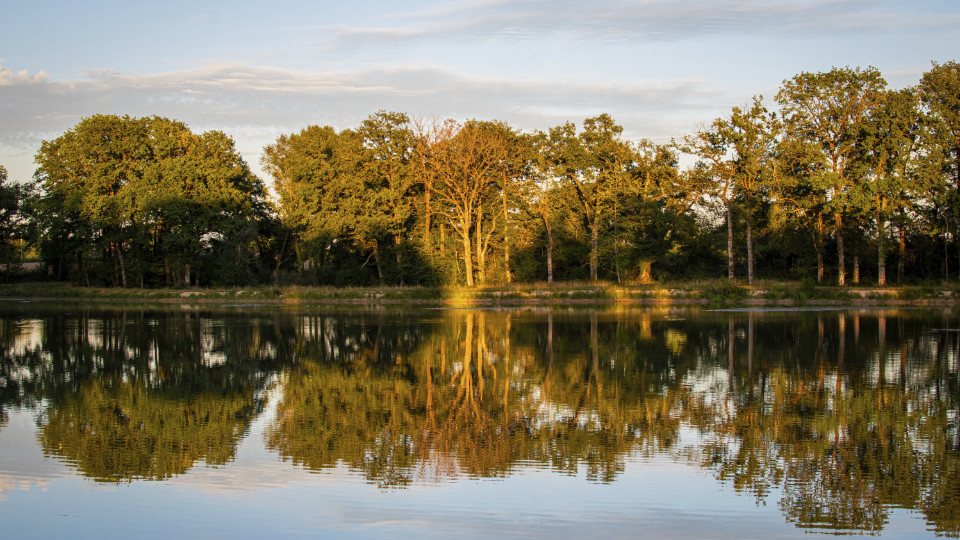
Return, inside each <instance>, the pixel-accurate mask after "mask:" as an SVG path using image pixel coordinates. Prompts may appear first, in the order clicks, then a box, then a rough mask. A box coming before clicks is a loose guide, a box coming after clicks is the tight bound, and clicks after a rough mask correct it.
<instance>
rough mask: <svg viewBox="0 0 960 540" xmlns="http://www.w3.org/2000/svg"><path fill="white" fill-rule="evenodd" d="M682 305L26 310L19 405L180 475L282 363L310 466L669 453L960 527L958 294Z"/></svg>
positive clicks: (818, 497)
mask: <svg viewBox="0 0 960 540" xmlns="http://www.w3.org/2000/svg"><path fill="white" fill-rule="evenodd" d="M676 314H677V313H671V311H670V310H663V311H662V312H661V311H657V310H632V309H628V308H616V309H613V310H610V311H606V312H597V311H593V310H584V311H565V312H559V311H547V312H540V311H537V310H523V311H484V310H450V311H440V312H438V311H430V312H378V311H375V310H374V311H369V310H359V311H354V312H349V313H337V314H334V315H331V314H294V313H291V312H288V311H279V312H275V313H274V312H271V313H270V314H269V316H262V314H261V313H260V312H254V314H252V315H249V316H244V317H235V316H233V315H231V314H229V313H224V314H216V313H203V314H196V313H192V314H191V313H179V312H165V313H147V312H134V311H121V312H116V313H110V314H104V313H82V314H80V315H78V316H77V317H75V318H67V317H65V318H60V317H46V318H34V319H31V320H30V322H29V324H26V323H24V324H22V325H20V326H18V325H17V324H13V323H10V322H9V321H4V322H3V323H2V324H0V404H2V405H10V404H15V405H18V406H19V405H29V404H31V403H32V404H35V403H40V402H42V403H45V404H47V405H46V409H45V412H44V414H43V415H42V416H41V417H42V418H43V423H42V429H41V434H40V438H41V442H42V445H43V447H44V449H45V451H46V452H47V453H48V454H52V455H56V456H61V457H62V458H64V459H65V460H67V461H69V462H71V463H74V464H75V465H76V466H77V468H78V469H80V470H81V471H82V472H84V473H85V474H88V475H90V476H92V477H94V478H97V479H98V480H105V481H116V480H119V479H132V478H167V477H170V476H171V475H176V474H179V473H182V472H183V471H185V470H186V469H187V468H189V467H190V466H191V465H192V464H193V463H195V462H196V461H198V460H204V461H206V462H207V463H224V462H226V461H229V460H230V459H231V457H232V455H233V451H234V449H235V447H236V445H237V443H238V441H239V440H240V437H242V436H243V434H244V433H245V430H246V429H247V426H248V425H249V422H250V421H251V418H252V415H254V414H256V413H257V412H258V411H259V407H260V400H259V398H258V397H257V396H259V395H260V394H261V392H262V391H263V390H264V389H265V388H266V386H267V384H268V381H270V380H272V378H273V376H274V375H279V380H280V381H281V383H282V387H281V388H282V392H281V394H280V397H281V402H280V403H279V405H278V409H277V415H276V419H275V420H274V422H273V423H272V424H271V425H269V426H268V428H267V430H266V434H265V437H266V445H267V447H268V448H269V449H271V450H273V451H275V452H277V453H278V454H279V455H280V456H281V457H282V458H283V459H285V460H288V461H291V462H293V463H296V464H298V465H300V466H302V467H305V468H307V469H311V470H320V469H324V468H330V467H334V466H337V465H340V464H342V465H345V466H348V467H350V468H352V469H353V470H356V471H359V472H360V473H361V474H363V475H364V477H365V478H367V479H368V480H369V481H370V482H372V483H376V484H377V485H380V486H385V487H386V486H389V487H402V486H406V485H409V484H410V483H411V482H414V481H415V480H418V479H422V480H431V479H432V480H442V479H446V478H452V477H459V476H468V477H503V476H507V475H510V474H511V473H512V472H513V471H515V470H516V469H517V468H518V467H521V466H524V465H528V464H535V465H538V466H542V467H549V468H551V469H552V470H554V471H558V472H560V473H563V474H583V475H584V476H585V477H586V478H587V479H588V480H589V481H595V482H611V481H615V480H616V478H617V476H618V475H619V474H620V473H621V472H622V471H623V470H624V468H625V465H626V463H627V461H628V460H629V459H631V458H632V457H634V456H638V455H654V454H656V455H660V456H672V457H674V458H675V459H677V460H679V461H684V462H688V463H693V464H695V465H696V466H698V467H701V468H703V469H705V470H709V471H711V472H712V473H713V474H715V475H716V477H717V479H718V480H719V481H721V482H724V483H729V484H730V485H732V486H733V488H734V489H735V490H736V491H737V492H740V493H744V494H749V495H751V496H753V497H756V499H757V500H758V502H764V503H765V502H766V501H768V500H771V499H772V500H774V501H775V502H777V503H778V505H779V507H780V508H781V510H782V512H783V514H784V516H785V518H786V519H787V520H788V521H789V522H791V523H794V524H796V525H797V526H799V527H805V528H816V529H823V530H827V531H832V532H868V533H879V532H881V531H882V530H883V529H884V527H885V526H886V522H887V520H888V519H889V517H890V514H891V511H892V509H893V508H901V509H908V510H911V511H914V512H917V513H919V514H922V515H923V516H925V518H926V519H927V520H928V522H929V527H930V528H931V529H933V530H935V531H936V532H937V533H939V534H944V535H952V536H957V535H958V534H960V517H958V516H960V422H958V416H957V410H958V405H960V403H958V396H960V379H958V374H957V364H956V355H957V353H958V344H957V343H955V342H954V338H948V336H947V334H946V333H942V332H941V333H936V332H933V333H931V331H930V328H942V327H946V326H947V324H948V321H947V320H941V319H940V317H946V316H947V315H942V314H939V313H937V312H919V311H918V312H897V311H884V312H873V313H863V312H820V313H816V312H814V313H806V314H790V315H781V314H775V313H769V314H757V313H754V314H749V315H743V314H733V313H710V312H685V313H682V315H683V318H680V317H673V316H671V315H676ZM30 328H32V329H33V330H35V331H36V332H35V334H36V335H33V337H32V338H31V339H23V335H24V334H25V333H29V332H28V330H29V329H30ZM33 330H31V331H33ZM18 336H19V337H18ZM161 344H162V345H161ZM694 433H697V434H698V435H697V436H694V435H693V434H694ZM681 434H683V436H682V437H681Z"/></svg>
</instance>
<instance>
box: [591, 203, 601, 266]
mask: <svg viewBox="0 0 960 540" xmlns="http://www.w3.org/2000/svg"><path fill="white" fill-rule="evenodd" d="M599 238H600V223H599V219H597V218H594V220H593V221H592V222H591V223H590V280H591V281H597V258H598V255H597V251H598V247H597V245H598V243H599V242H598V240H599Z"/></svg>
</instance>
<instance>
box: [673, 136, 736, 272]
mask: <svg viewBox="0 0 960 540" xmlns="http://www.w3.org/2000/svg"><path fill="white" fill-rule="evenodd" d="M730 132H731V129H730V127H729V124H728V123H727V121H726V120H724V119H722V118H718V119H716V120H714V121H713V124H711V126H710V127H709V128H703V129H700V130H698V131H696V132H694V133H692V134H690V135H687V136H686V137H684V138H683V142H682V144H681V145H680V150H681V151H682V152H685V153H688V154H692V155H694V156H697V157H698V158H699V162H698V164H697V167H696V175H697V176H698V177H700V178H702V179H703V181H702V184H703V185H704V186H705V187H706V188H707V191H706V195H707V196H708V198H711V199H715V200H719V201H720V203H721V205H722V206H723V209H724V214H725V215H726V219H727V279H728V280H729V281H733V279H734V254H733V210H734V208H733V207H734V198H735V196H736V192H735V188H736V184H735V177H736V172H737V167H736V163H735V162H734V159H733V155H732V153H731V146H732V141H731V140H730V138H729V135H730Z"/></svg>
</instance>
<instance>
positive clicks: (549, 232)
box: [543, 216, 553, 283]
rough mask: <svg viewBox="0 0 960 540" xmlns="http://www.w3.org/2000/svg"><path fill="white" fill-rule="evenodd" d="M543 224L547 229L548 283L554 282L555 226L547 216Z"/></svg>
mask: <svg viewBox="0 0 960 540" xmlns="http://www.w3.org/2000/svg"><path fill="white" fill-rule="evenodd" d="M543 226H544V228H545V229H546V231H547V283H553V227H551V226H550V219H549V218H547V217H546V216H544V218H543Z"/></svg>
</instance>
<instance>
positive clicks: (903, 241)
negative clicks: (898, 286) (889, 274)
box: [897, 225, 907, 283]
mask: <svg viewBox="0 0 960 540" xmlns="http://www.w3.org/2000/svg"><path fill="white" fill-rule="evenodd" d="M897 229H899V231H898V232H899V234H898V236H899V237H900V258H899V260H897V283H900V282H901V281H903V268H904V266H905V263H904V260H905V259H906V256H907V235H906V233H904V232H903V225H901V226H899V227H897Z"/></svg>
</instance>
